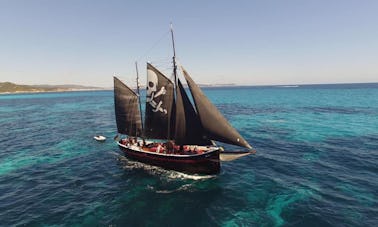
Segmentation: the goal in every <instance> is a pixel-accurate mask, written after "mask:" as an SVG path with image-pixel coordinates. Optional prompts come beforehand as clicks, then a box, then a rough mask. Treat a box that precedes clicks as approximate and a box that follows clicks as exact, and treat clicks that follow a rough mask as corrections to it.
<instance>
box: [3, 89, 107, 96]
mask: <svg viewBox="0 0 378 227" xmlns="http://www.w3.org/2000/svg"><path fill="white" fill-rule="evenodd" d="M111 90H112V89H110V88H103V89H101V88H99V89H97V88H94V89H61V90H60V89H57V90H53V91H8V92H0V95H15V94H20V95H21V94H37V93H59V92H78V91H79V92H80V91H111Z"/></svg>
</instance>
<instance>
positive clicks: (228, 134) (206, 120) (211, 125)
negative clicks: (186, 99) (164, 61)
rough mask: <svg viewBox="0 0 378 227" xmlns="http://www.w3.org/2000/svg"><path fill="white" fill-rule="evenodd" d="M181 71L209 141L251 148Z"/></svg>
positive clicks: (185, 73)
mask: <svg viewBox="0 0 378 227" xmlns="http://www.w3.org/2000/svg"><path fill="white" fill-rule="evenodd" d="M181 68H182V67H181ZM182 71H183V73H184V76H185V79H186V81H187V82H188V85H189V88H190V91H191V92H192V95H193V99H194V103H195V105H196V108H197V112H198V115H199V118H200V120H201V123H202V126H203V128H204V129H205V130H206V133H207V134H208V135H209V139H212V140H216V141H220V142H224V143H228V144H234V145H238V146H242V147H246V148H249V149H250V148H252V147H251V145H249V144H248V142H247V141H246V140H245V139H244V138H243V137H242V136H241V135H240V134H239V133H238V132H237V131H236V129H234V128H233V127H232V126H231V125H230V124H229V123H228V121H227V120H226V118H225V117H224V116H223V115H222V114H221V113H220V112H219V110H218V109H217V108H216V107H215V106H214V105H213V104H212V103H211V102H210V100H209V99H208V98H207V97H206V96H205V94H204V93H203V92H202V90H201V89H200V88H199V87H198V85H197V84H195V83H194V81H193V80H192V78H191V77H190V76H189V74H188V73H187V72H186V71H185V70H184V68H182Z"/></svg>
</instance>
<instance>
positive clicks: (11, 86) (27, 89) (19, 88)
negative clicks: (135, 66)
mask: <svg viewBox="0 0 378 227" xmlns="http://www.w3.org/2000/svg"><path fill="white" fill-rule="evenodd" d="M199 86H200V87H202V88H205V89H211V88H225V87H229V88H237V87H240V88H243V87H254V88H282V89H296V88H324V89H327V88H328V89H332V88H378V82H372V83H333V84H290V85H239V84H199ZM184 87H187V85H186V84H184ZM132 88H133V89H136V87H132ZM109 90H113V88H111V87H91V86H82V85H19V84H15V83H11V82H0V95H3V94H27V93H46V92H75V91H109ZM141 90H144V87H143V86H142V87H141Z"/></svg>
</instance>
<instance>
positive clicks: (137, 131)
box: [114, 77, 142, 136]
mask: <svg viewBox="0 0 378 227" xmlns="http://www.w3.org/2000/svg"><path fill="white" fill-rule="evenodd" d="M138 102H139V101H138V95H137V94H136V93H135V92H134V91H133V90H131V89H130V88H129V87H127V86H126V85H125V84H124V83H122V82H121V81H120V80H119V79H118V78H116V77H114V107H115V116H116V122H117V130H118V132H119V133H121V134H126V135H130V136H141V135H142V121H141V115H140V110H139V103H138Z"/></svg>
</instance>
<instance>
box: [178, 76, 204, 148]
mask: <svg viewBox="0 0 378 227" xmlns="http://www.w3.org/2000/svg"><path fill="white" fill-rule="evenodd" d="M175 141H176V144H197V145H210V144H211V141H210V140H209V139H207V138H206V136H205V134H204V131H203V128H202V126H201V122H200V119H199V118H198V115H197V113H196V111H195V110H194V108H193V105H192V103H191V102H190V100H189V97H188V95H187V94H186V92H185V89H184V87H183V86H182V84H181V81H180V80H179V79H178V81H177V88H176V124H175Z"/></svg>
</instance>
